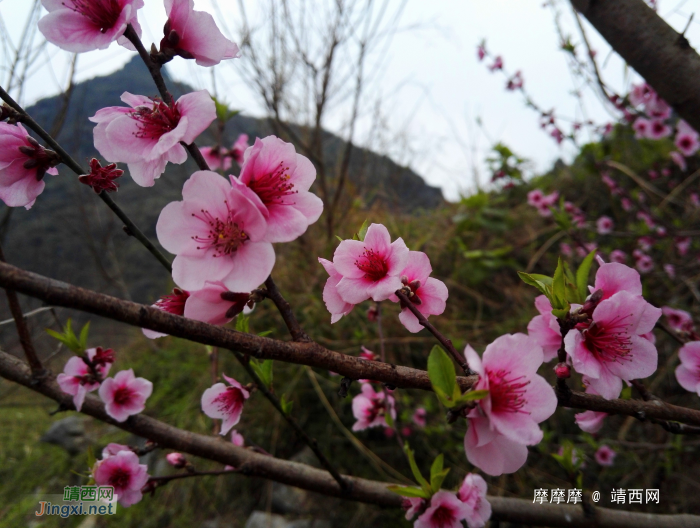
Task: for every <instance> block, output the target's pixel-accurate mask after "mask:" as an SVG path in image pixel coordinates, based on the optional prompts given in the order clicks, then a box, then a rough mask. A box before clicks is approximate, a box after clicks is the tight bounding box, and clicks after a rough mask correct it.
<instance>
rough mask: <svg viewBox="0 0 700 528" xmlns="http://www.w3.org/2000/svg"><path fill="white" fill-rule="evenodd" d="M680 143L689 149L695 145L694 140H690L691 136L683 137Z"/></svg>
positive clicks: (683, 147)
mask: <svg viewBox="0 0 700 528" xmlns="http://www.w3.org/2000/svg"><path fill="white" fill-rule="evenodd" d="M678 143H679V146H680V147H681V148H682V149H689V148H691V147H692V146H693V145H692V141H690V138H689V137H683V138H681V140H680V141H679V142H678Z"/></svg>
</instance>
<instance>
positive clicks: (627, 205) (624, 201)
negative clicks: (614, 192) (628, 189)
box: [620, 197, 634, 212]
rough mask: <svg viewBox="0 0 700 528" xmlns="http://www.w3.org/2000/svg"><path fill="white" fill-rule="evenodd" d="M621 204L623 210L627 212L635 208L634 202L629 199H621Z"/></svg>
mask: <svg viewBox="0 0 700 528" xmlns="http://www.w3.org/2000/svg"><path fill="white" fill-rule="evenodd" d="M620 204H621V205H622V208H623V209H624V210H625V211H627V212H629V211H631V210H632V207H634V204H633V203H632V200H630V199H629V198H627V197H623V198H620Z"/></svg>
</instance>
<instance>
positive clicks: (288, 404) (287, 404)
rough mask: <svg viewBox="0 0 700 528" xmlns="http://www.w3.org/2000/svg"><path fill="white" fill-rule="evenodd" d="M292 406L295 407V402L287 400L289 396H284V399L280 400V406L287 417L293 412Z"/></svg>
mask: <svg viewBox="0 0 700 528" xmlns="http://www.w3.org/2000/svg"><path fill="white" fill-rule="evenodd" d="M292 405H294V402H293V401H291V400H287V395H286V394H283V395H282V398H281V399H280V406H281V407H282V412H283V413H284V414H285V415H288V414H289V413H290V412H291V411H292Z"/></svg>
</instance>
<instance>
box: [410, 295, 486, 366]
mask: <svg viewBox="0 0 700 528" xmlns="http://www.w3.org/2000/svg"><path fill="white" fill-rule="evenodd" d="M396 296H397V297H398V298H399V299H401V305H402V307H406V308H408V309H409V310H411V313H412V314H413V315H415V316H416V318H417V319H418V322H419V323H420V324H421V326H422V327H423V328H425V329H427V330H428V331H429V332H430V333H431V334H433V335H434V336H435V339H437V340H438V341H439V342H440V344H441V345H442V346H443V347H444V348H445V349H446V350H447V351H448V352H449V353H450V354H452V357H453V358H454V360H455V361H456V362H457V364H458V365H459V366H460V367H462V370H463V371H464V373H465V374H466V375H467V376H471V375H472V374H474V373H473V372H472V371H471V369H470V368H469V365H467V362H466V361H465V359H464V358H463V357H462V356H461V355H460V354H459V352H457V349H456V348H455V347H454V345H453V344H452V341H450V340H449V339H447V338H446V337H445V336H444V335H442V333H441V332H440V331H439V330H438V329H437V328H435V327H434V326H433V325H432V324H431V323H430V321H428V320H427V319H426V318H425V316H424V315H423V314H422V313H420V311H419V310H418V308H417V307H416V305H415V304H413V303H412V302H411V300H410V299H409V298H408V296H407V295H406V294H405V293H404V291H403V290H396Z"/></svg>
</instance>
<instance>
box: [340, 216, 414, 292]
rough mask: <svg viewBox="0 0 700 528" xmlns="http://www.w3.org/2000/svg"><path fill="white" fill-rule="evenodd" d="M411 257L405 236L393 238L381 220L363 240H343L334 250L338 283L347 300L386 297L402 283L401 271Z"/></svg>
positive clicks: (370, 229) (372, 226) (368, 230)
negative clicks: (338, 275)
mask: <svg viewBox="0 0 700 528" xmlns="http://www.w3.org/2000/svg"><path fill="white" fill-rule="evenodd" d="M407 261H408V248H407V247H406V244H405V243H404V241H403V239H401V238H397V239H396V240H395V241H394V242H391V235H389V231H388V230H387V228H386V227H384V226H383V225H382V224H372V225H370V226H369V229H367V234H366V235H365V239H364V241H360V240H343V241H342V242H341V243H340V244H339V245H338V247H337V248H336V250H335V253H334V254H333V265H334V266H335V269H336V271H337V272H338V273H339V274H340V275H341V276H342V278H341V279H340V281H339V282H338V285H337V286H336V288H337V291H338V294H339V295H340V297H341V298H342V299H343V301H345V302H346V303H350V304H359V303H361V302H362V301H365V300H367V299H372V300H374V301H377V302H379V301H384V300H386V299H388V298H389V297H391V295H392V294H393V293H394V292H395V291H396V290H398V289H399V288H401V287H402V285H403V284H402V283H401V272H402V271H403V270H404V268H405V267H406V263H407Z"/></svg>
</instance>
